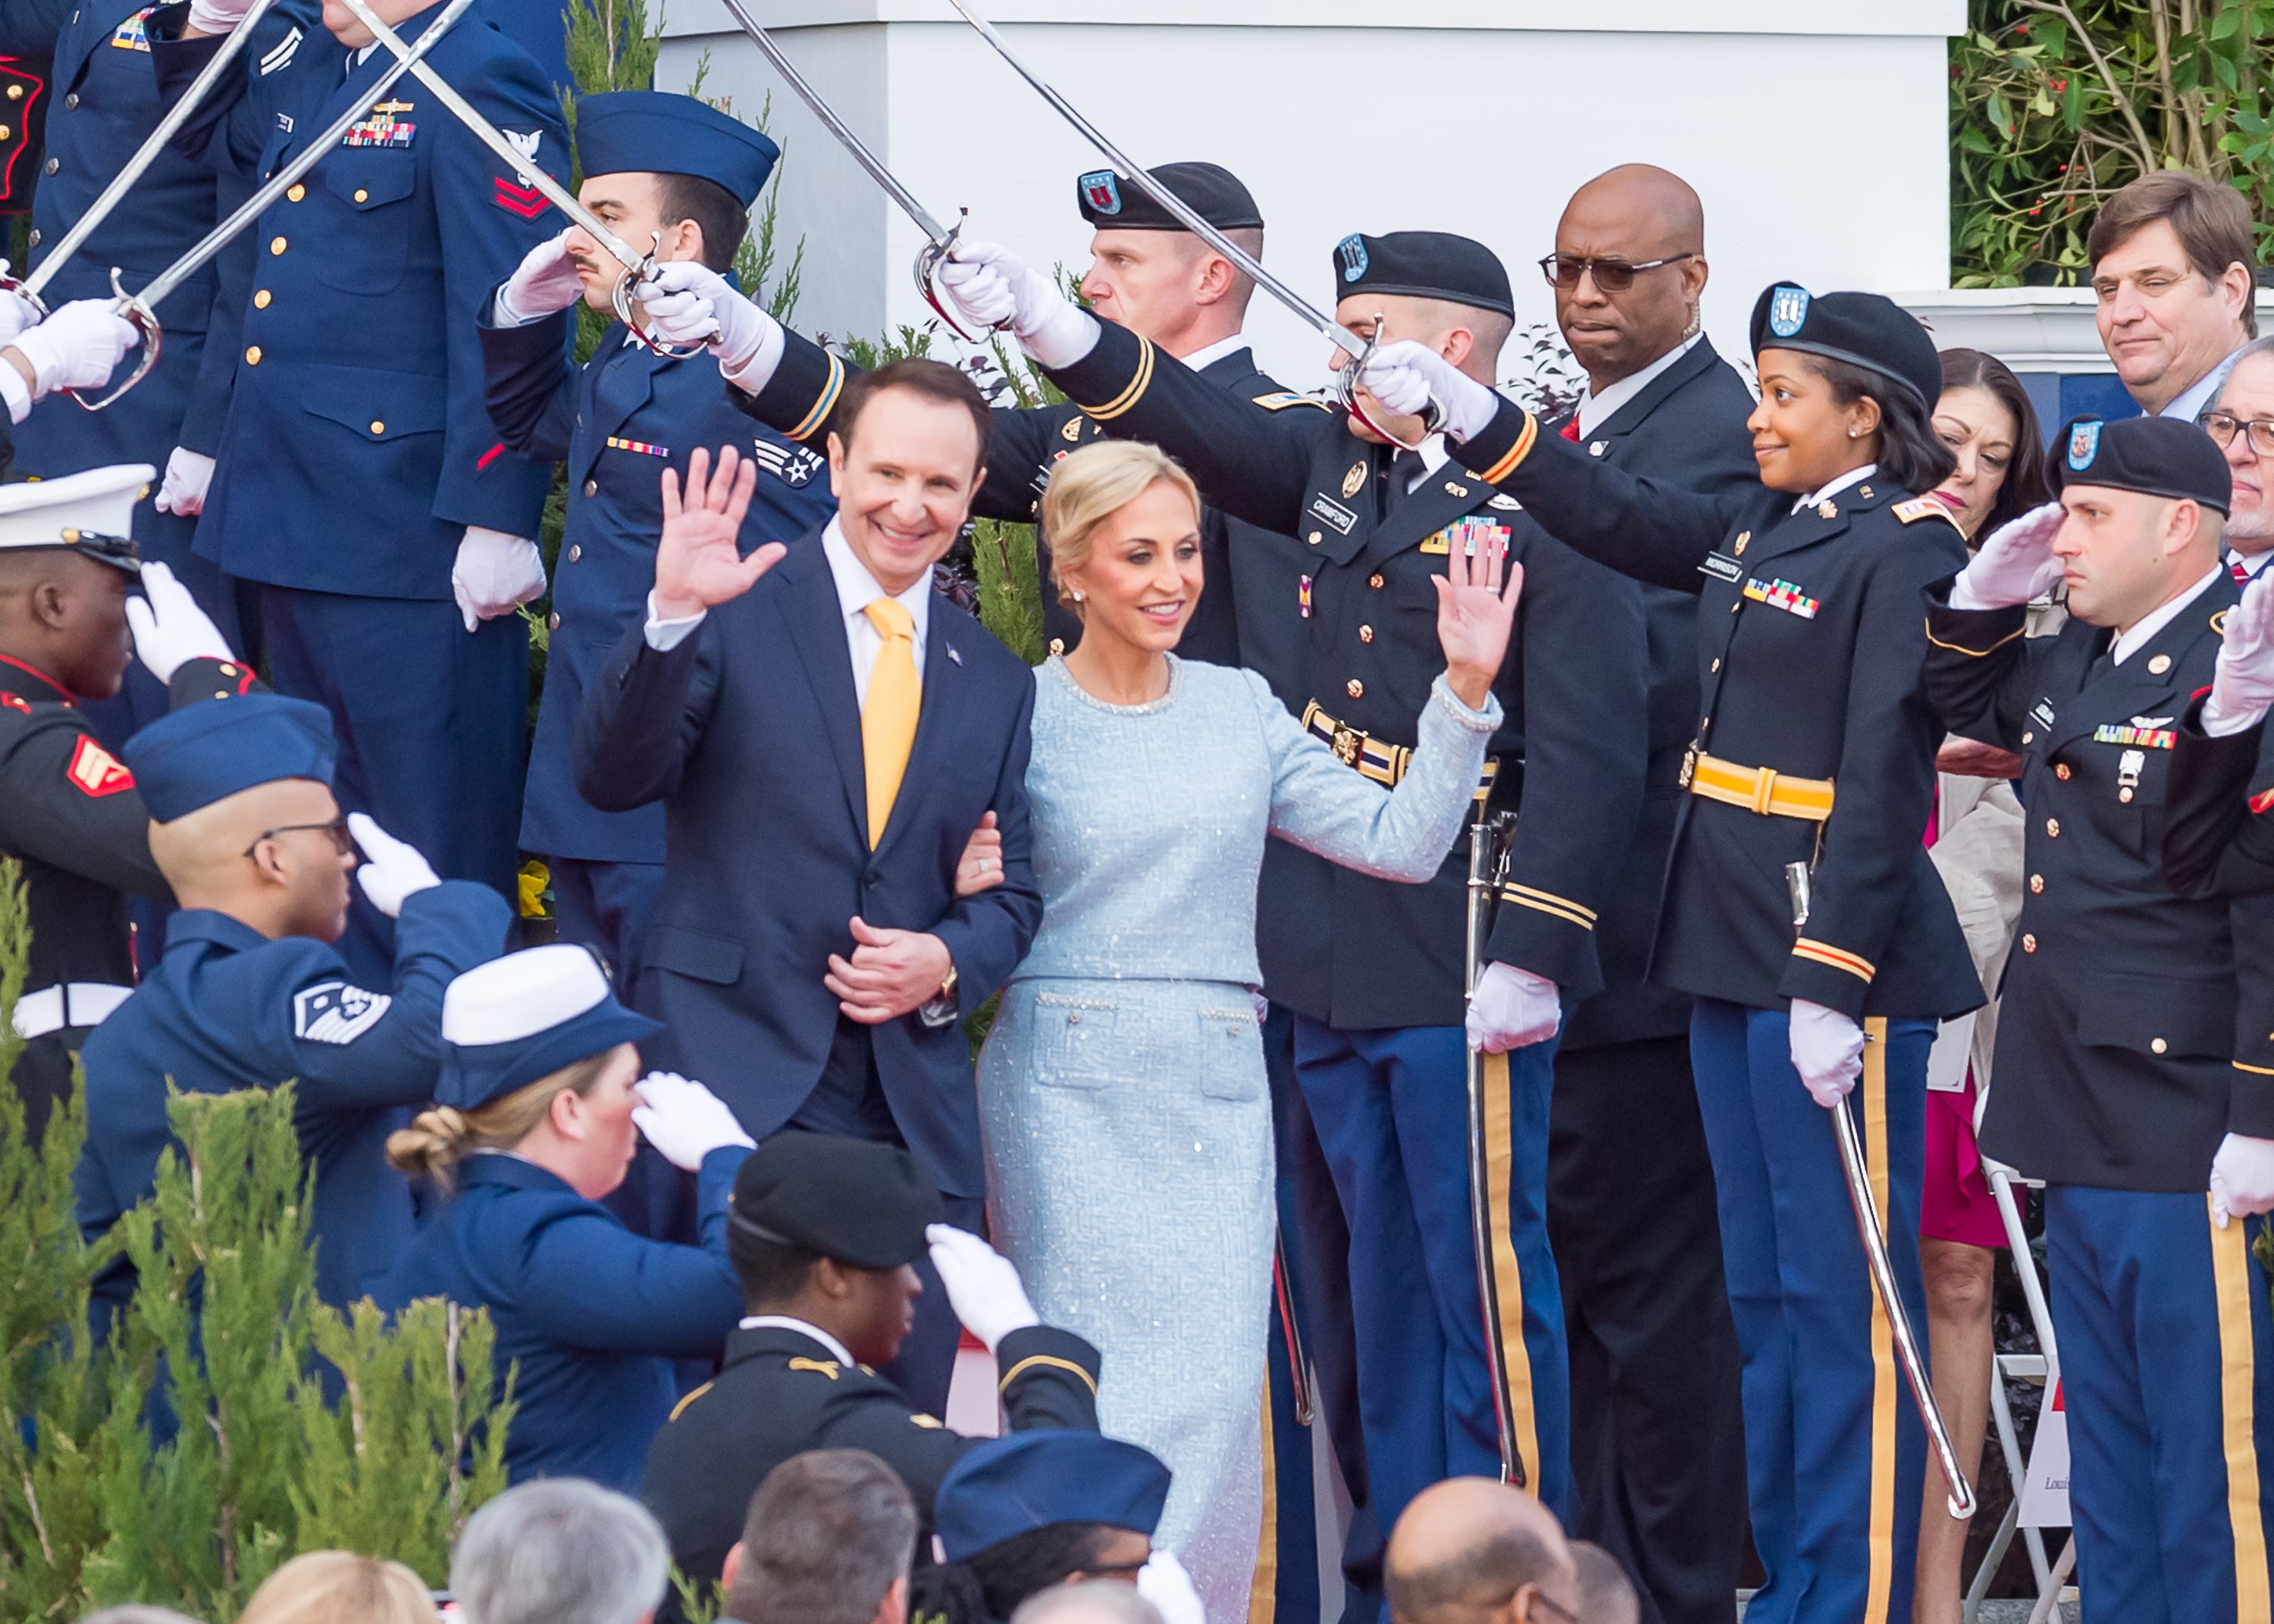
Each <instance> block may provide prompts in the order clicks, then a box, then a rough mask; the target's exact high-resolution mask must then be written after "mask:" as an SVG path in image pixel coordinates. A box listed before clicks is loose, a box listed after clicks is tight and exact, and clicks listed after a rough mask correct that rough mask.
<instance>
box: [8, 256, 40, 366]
mask: <svg viewBox="0 0 2274 1624" xmlns="http://www.w3.org/2000/svg"><path fill="white" fill-rule="evenodd" d="M6 274H8V259H7V256H5V255H4V254H0V276H5V275H6ZM39 319H40V311H39V307H38V306H37V305H34V304H33V303H32V301H31V300H29V299H27V298H26V297H24V296H23V295H22V294H20V293H11V294H9V295H8V296H7V297H5V298H0V344H4V343H6V342H8V341H9V340H10V339H12V338H14V337H15V336H16V335H17V334H19V333H20V332H22V331H23V330H24V329H25V328H26V327H30V326H31V325H32V324H33V323H34V322H35V321H37V320H39Z"/></svg>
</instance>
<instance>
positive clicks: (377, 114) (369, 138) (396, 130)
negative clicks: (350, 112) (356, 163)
mask: <svg viewBox="0 0 2274 1624" xmlns="http://www.w3.org/2000/svg"><path fill="white" fill-rule="evenodd" d="M410 107H411V104H410V102H380V104H379V105H378V106H377V107H374V108H373V109H371V112H370V114H369V116H367V117H364V118H362V119H360V120H358V122H356V123H355V124H350V126H349V127H348V132H347V134H345V135H344V136H343V137H341V138H340V145H341V146H343V147H408V146H410V138H411V137H412V136H414V135H416V134H417V133H418V125H417V124H412V123H411V122H410V121H409V120H408V119H403V118H397V117H395V115H396V114H397V113H407V112H409V111H410Z"/></svg>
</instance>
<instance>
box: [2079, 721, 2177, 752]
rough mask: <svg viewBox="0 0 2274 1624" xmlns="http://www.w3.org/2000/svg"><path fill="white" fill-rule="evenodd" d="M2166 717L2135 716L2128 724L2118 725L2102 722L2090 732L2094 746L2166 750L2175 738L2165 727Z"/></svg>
mask: <svg viewBox="0 0 2274 1624" xmlns="http://www.w3.org/2000/svg"><path fill="white" fill-rule="evenodd" d="M2171 719H2172V718H2170V717H2168V716H2135V717H2134V718H2132V719H2131V721H2130V722H2128V723H2125V724H2122V725H2119V724H2117V723H2113V722H2103V723H2102V724H2101V725H2100V726H2097V727H2096V728H2094V729H2093V730H2092V741H2093V743H2095V744H2128V745H2136V746H2137V747H2139V748H2141V749H2143V750H2168V749H2170V748H2172V742H2173V741H2174V739H2175V738H2176V737H2177V735H2176V734H2174V733H2172V730H2171V729H2170V728H2168V727H2166V726H2164V724H2165V722H2168V721H2170V720H2171Z"/></svg>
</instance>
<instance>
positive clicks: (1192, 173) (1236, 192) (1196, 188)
mask: <svg viewBox="0 0 2274 1624" xmlns="http://www.w3.org/2000/svg"><path fill="white" fill-rule="evenodd" d="M1145 173H1147V174H1148V175H1149V176H1151V177H1153V178H1154V179H1155V180H1156V181H1158V182H1159V183H1160V184H1162V185H1163V186H1166V187H1167V188H1168V189H1169V190H1170V191H1171V192H1175V193H1176V194H1177V197H1178V200H1180V201H1181V202H1182V203H1183V204H1184V206H1185V207H1186V208H1189V209H1191V210H1192V211H1193V213H1194V214H1198V215H1199V216H1200V217H1201V219H1202V220H1205V221H1207V222H1209V224H1210V225H1212V226H1214V227H1215V228H1216V229H1217V230H1219V231H1240V230H1247V229H1255V230H1261V229H1262V228H1263V216H1262V214H1261V213H1259V212H1258V211H1257V209H1256V207H1255V199H1254V198H1252V197H1250V196H1249V195H1248V193H1247V188H1246V187H1245V186H1243V185H1241V184H1239V176H1237V175H1234V174H1233V173H1232V172H1231V170H1230V169H1225V168H1224V165H1222V164H1220V163H1163V164H1157V165H1156V166H1155V167H1154V168H1152V169H1148V170H1146V171H1145ZM1073 197H1074V204H1075V206H1076V207H1079V208H1080V209H1081V217H1082V218H1083V219H1084V220H1087V221H1088V222H1089V223H1090V224H1092V225H1094V226H1101V227H1108V228H1111V229H1113V230H1116V231H1182V230H1185V229H1187V228H1186V225H1185V222H1183V221H1181V220H1179V219H1178V218H1177V217H1176V216H1175V215H1174V214H1171V213H1170V212H1169V211H1168V210H1167V209H1165V208H1163V207H1161V206H1160V204H1159V203H1157V202H1156V201H1155V200H1154V199H1153V194H1152V193H1151V192H1148V191H1146V190H1145V189H1144V188H1143V187H1142V186H1133V185H1132V184H1129V179H1128V177H1126V176H1124V175H1118V174H1116V173H1114V171H1112V170H1111V169H1092V170H1090V171H1089V173H1088V174H1087V175H1082V176H1078V177H1075V180H1074V183H1073Z"/></svg>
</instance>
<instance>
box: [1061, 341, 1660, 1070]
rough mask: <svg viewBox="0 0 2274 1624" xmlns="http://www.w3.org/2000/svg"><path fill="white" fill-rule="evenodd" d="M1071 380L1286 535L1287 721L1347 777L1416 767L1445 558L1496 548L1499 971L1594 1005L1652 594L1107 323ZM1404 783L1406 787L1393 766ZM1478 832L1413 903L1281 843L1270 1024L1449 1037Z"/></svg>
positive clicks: (1226, 501)
mask: <svg viewBox="0 0 2274 1624" xmlns="http://www.w3.org/2000/svg"><path fill="white" fill-rule="evenodd" d="M1053 376H1054V377H1055V378H1056V380H1057V381H1058V384H1059V386H1060V387H1063V388H1064V389H1065V391H1066V393H1067V394H1068V395H1070V396H1071V397H1072V398H1073V399H1074V400H1076V401H1078V402H1081V403H1082V410H1084V411H1085V412H1086V413H1088V415H1089V416H1090V417H1092V418H1093V419H1094V420H1096V422H1098V423H1099V424H1100V425H1102V426H1103V428H1104V430H1105V432H1107V433H1109V434H1111V435H1114V436H1116V437H1118V438H1123V439H1130V440H1150V441H1153V442H1155V443H1156V444H1158V445H1160V446H1161V447H1163V449H1165V450H1167V451H1168V452H1170V453H1171V455H1174V456H1175V457H1177V459H1178V461H1179V462H1183V464H1184V465H1185V467H1186V469H1187V470H1189V471H1190V472H1191V473H1192V475H1193V478H1194V479H1195V481H1196V482H1197V483H1198V484H1199V485H1200V488H1201V494H1202V495H1203V496H1205V497H1207V498H1208V500H1210V501H1212V502H1216V503H1217V504H1219V505H1221V506H1222V507H1223V508H1224V510H1225V511H1226V512H1227V513H1229V514H1231V515H1232V516H1233V517H1235V518H1239V519H1244V520H1246V521H1247V522H1248V523H1251V524H1254V525H1257V526H1261V527H1264V528H1267V529H1268V528H1271V527H1277V528H1280V529H1284V530H1292V531H1293V532H1294V533H1295V535H1296V536H1297V538H1298V539H1299V543H1300V545H1301V550H1302V552H1303V554H1304V556H1305V559H1306V563H1307V564H1308V566H1309V569H1310V575H1309V579H1308V583H1307V586H1306V596H1307V599H1308V601H1307V603H1303V604H1299V612H1300V611H1302V610H1307V612H1308V613H1307V616H1306V620H1307V630H1308V632H1309V637H1308V643H1307V648H1306V662H1307V664H1306V671H1307V680H1306V681H1305V683H1304V684H1303V688H1302V692H1303V694H1304V695H1305V697H1304V699H1303V700H1302V701H1301V702H1300V703H1295V704H1292V705H1291V706H1290V707H1289V708H1290V709H1291V710H1292V711H1294V712H1295V713H1296V714H1297V715H1298V716H1299V717H1300V718H1302V719H1303V720H1304V722H1305V724H1306V726H1309V727H1310V728H1311V730H1312V731H1313V732H1314V733H1317V734H1318V735H1319V736H1320V737H1321V739H1324V740H1326V741H1329V743H1331V744H1332V745H1333V746H1334V748H1335V749H1336V752H1337V755H1339V756H1342V757H1343V758H1344V761H1345V762H1346V763H1349V764H1350V765H1351V766H1352V767H1353V768H1354V769H1355V770H1357V771H1362V772H1367V773H1368V775H1369V776H1374V777H1376V779H1377V781H1378V782H1382V783H1389V782H1391V781H1392V780H1391V779H1390V778H1386V777H1381V776H1379V774H1380V773H1381V771H1382V770H1383V769H1384V768H1385V767H1389V764H1390V763H1395V762H1397V760H1399V759H1400V758H1401V756H1402V754H1404V753H1409V752H1410V751H1411V750H1412V748H1413V745H1414V743H1415V742H1416V740H1417V738H1418V733H1417V732H1416V730H1417V728H1418V726H1419V718H1420V715H1421V711H1422V707H1423V706H1424V705H1426V704H1427V703H1428V696H1429V686H1430V684H1431V683H1432V682H1434V680H1436V678H1437V675H1438V673H1441V672H1442V671H1443V670H1444V668H1445V656H1444V651H1443V650H1442V648H1441V647H1440V645H1439V643H1438V641H1437V589H1436V579H1437V577H1439V576H1442V575H1444V573H1445V568H1446V563H1447V561H1448V560H1449V557H1450V551H1451V549H1452V547H1454V546H1455V545H1461V546H1465V547H1466V546H1472V545H1486V544H1488V543H1493V542H1498V543H1502V544H1504V545H1507V547H1508V548H1509V550H1510V557H1511V558H1514V559H1516V560H1518V561H1519V562H1521V563H1522V564H1523V566H1524V568H1525V582H1524V593H1523V597H1522V598H1520V599H1519V601H1518V603H1517V626H1516V635H1515V638H1514V640H1513V641H1512V642H1511V643H1510V650H1509V655H1508V658H1507V660H1506V662H1505V663H1504V664H1503V665H1502V670H1501V674H1500V677H1499V679H1498V680H1496V681H1495V684H1494V690H1495V693H1496V694H1498V695H1499V696H1500V700H1501V704H1502V710H1503V711H1504V712H1505V713H1506V716H1507V718H1508V719H1507V721H1506V722H1505V723H1504V724H1503V725H1502V729H1501V731H1500V733H1498V734H1496V735H1495V738H1494V739H1493V741H1492V744H1491V747H1490V750H1489V753H1488V756H1487V759H1488V761H1490V762H1492V763H1495V768H1494V771H1495V778H1494V782H1493V786H1492V791H1491V804H1492V805H1493V806H1495V807H1496V808H1510V809H1512V810H1515V811H1516V812H1517V831H1516V844H1515V855H1514V860H1513V862H1512V864H1511V865H1510V871H1509V873H1508V875H1507V876H1506V878H1507V883H1505V884H1504V885H1503V886H1502V887H1501V889H1500V891H1499V892H1498V896H1497V906H1496V908H1495V914H1494V917H1493V922H1492V926H1491V931H1490V935H1489V938H1488V941H1487V945H1486V948H1485V957H1486V958H1487V959H1492V960H1496V961H1500V962H1504V963H1508V964H1512V965H1517V966H1521V967H1522V968H1524V969H1526V970H1530V971H1531V972H1532V973H1533V974H1536V975H1543V976H1546V977H1547V978H1548V979H1550V980H1551V981H1555V983H1556V985H1557V987H1558V989H1560V990H1561V991H1562V994H1563V996H1564V999H1565V1002H1566V1004H1567V1007H1568V1005H1569V1004H1570V1003H1571V1002H1574V1001H1576V1000H1578V999H1581V998H1585V997H1586V996H1588V995H1589V994H1591V993H1593V992H1594V991H1595V990H1597V989H1599V988H1600V986H1601V985H1602V966H1601V960H1600V956H1599V954H1598V952H1597V950H1596V940H1595V925H1596V921H1597V918H1598V916H1599V915H1600V913H1601V912H1602V910H1603V909H1604V907H1605V906H1606V893H1607V892H1608V890H1609V888H1610V887H1611V886H1613V885H1614V884H1617V883H1627V880H1626V878H1625V876H1620V875H1619V874H1618V872H1617V864H1618V861H1619V859H1620V858H1621V856H1622V855H1623V853H1625V851H1626V849H1627V846H1628V844H1629V841H1630V838H1631V837H1632V834H1633V831H1634V825H1635V816H1636V812H1637V809H1638V807H1639V805H1640V801H1641V794H1642V778H1643V763H1644V754H1645V718H1646V694H1647V679H1648V670H1647V663H1646V662H1647V653H1646V649H1645V632H1644V621H1643V611H1642V598H1641V594H1640V592H1639V591H1638V589H1637V588H1636V587H1635V586H1634V585H1633V583H1630V582H1627V581H1623V580H1621V579H1620V578H1619V577H1618V576H1617V575H1614V574H1612V573H1611V572H1610V571H1609V570H1608V569H1605V568H1602V567H1601V566H1600V565H1598V564H1593V563H1590V562H1588V561H1587V560H1585V559H1583V558H1581V557H1580V556H1579V555H1578V554H1577V553H1573V552H1572V551H1570V549H1569V548H1567V547H1564V546H1563V545H1561V544H1560V543H1559V542H1557V541H1555V539H1554V538H1552V537H1550V536H1548V535H1547V533H1546V532H1544V531H1542V530H1540V528H1539V526H1537V525H1535V524H1532V523H1530V522H1529V520H1528V519H1527V518H1526V516H1525V515H1524V514H1523V513H1522V512H1521V510H1520V509H1519V508H1518V507H1517V503H1516V502H1515V501H1514V500H1511V499H1510V498H1508V497H1505V496H1502V494H1500V492H1496V491H1495V490H1493V489H1492V488H1491V487H1490V486H1488V485H1486V484H1485V483H1484V482H1483V481H1481V480H1479V479H1475V478H1473V477H1469V476H1467V475H1465V473H1464V472H1463V470H1461V469H1460V468H1458V467H1457V466H1456V465H1454V464H1451V463H1447V464H1445V465H1443V466H1442V467H1440V468H1439V469H1437V470H1435V471H1434V472H1432V473H1429V474H1427V475H1426V476H1425V477H1422V478H1421V479H1420V481H1419V484H1417V485H1412V486H1411V489H1410V493H1403V494H1401V493H1398V492H1393V491H1392V489H1391V485H1392V480H1393V471H1395V475H1396V476H1397V477H1404V476H1405V474H1406V471H1407V468H1408V466H1409V465H1408V464H1404V463H1398V462H1397V461H1396V458H1395V456H1394V455H1393V453H1394V448H1393V447H1386V446H1378V445H1374V444H1371V443H1369V442H1367V441H1366V440H1360V439H1359V438H1358V437H1357V436H1356V435H1355V434H1354V433H1352V431H1351V428H1350V426H1349V424H1348V421H1347V419H1346V417H1345V415H1344V413H1343V412H1342V411H1341V410H1331V411H1328V410H1317V409H1316V408H1315V407H1306V408H1304V409H1299V410H1298V409H1287V410H1257V409H1256V403H1254V402H1247V401H1242V400H1239V399H1237V398H1236V397H1234V396H1232V395H1228V394H1226V393H1225V392H1224V390H1223V389H1220V388H1217V387H1214V386H1213V385H1211V384H1209V383H1208V382H1206V381H1205V380H1202V379H1201V377H1200V376H1199V375H1198V374H1196V373H1193V372H1191V371H1189V370H1188V369H1186V368H1185V367H1182V366H1178V365H1173V364H1172V363H1171V362H1169V361H1168V360H1167V359H1166V358H1165V357H1161V356H1160V355H1159V354H1158V353H1157V352H1156V350H1155V349H1154V348H1153V346H1152V345H1151V344H1150V343H1149V342H1147V341H1145V340H1143V339H1141V338H1138V337H1137V336H1136V335H1134V334H1132V333H1130V332H1128V331H1127V330H1126V329H1125V328H1121V327H1113V326H1111V325H1105V326H1103V327H1102V328H1101V333H1100V337H1099V340H1098V342H1097V345H1096V348H1095V349H1093V350H1091V351H1090V353H1089V354H1088V356H1086V357H1083V358H1082V359H1081V361H1079V362H1077V363H1075V364H1074V365H1073V366H1071V367H1067V368H1065V369H1063V370H1062V371H1059V372H1056V373H1054V374H1053ZM1393 770H1394V769H1393ZM1468 868H1469V843H1468V839H1467V838H1466V836H1464V837H1463V838H1461V839H1459V840H1457V841H1456V842H1455V843H1454V846H1453V849H1452V851H1451V852H1450V853H1449V854H1448V855H1447V856H1446V858H1445V861H1444V862H1443V864H1442V866H1441V867H1440V868H1439V869H1438V872H1437V874H1436V875H1435V876H1434V877H1433V878H1431V879H1429V880H1427V881H1425V882H1423V883H1420V884H1419V885H1403V884H1398V883H1395V882H1392V881H1389V880H1381V879H1376V878H1374V876H1370V875H1364V874H1359V873H1358V872H1357V871H1355V870H1353V869H1350V868H1339V867H1337V866H1336V865H1335V864H1333V863H1330V862H1329V861H1326V860H1325V859H1323V858H1321V857H1317V856H1314V854H1312V853H1307V852H1302V851H1299V850H1297V849H1296V848H1294V847H1292V846H1286V845H1285V844H1284V842H1277V841H1275V842H1272V843H1271V844H1270V846H1269V847H1267V849H1266V852H1265V856H1264V869H1263V876H1262V881H1261V889H1260V893H1259V898H1258V907H1257V948H1258V952H1259V957H1260V958H1261V960H1262V966H1263V981H1264V988H1265V990H1266V991H1267V992H1268V993H1269V995H1270V996H1271V997H1272V999H1273V1000H1274V1001H1276V1002H1277V1003H1280V1004H1286V1005H1287V1006H1289V1007H1290V1008H1291V1009H1293V1010H1295V1011H1298V1012H1299V1013H1301V1014H1304V1015H1306V1016H1309V1017H1310V1018H1312V1019H1316V1020H1321V1021H1324V1022H1326V1023H1328V1024H1329V1025H1331V1026H1336V1027H1337V1028H1341V1029H1344V1030H1364V1029H1367V1028H1373V1027H1385V1026H1457V1025H1459V1024H1460V1021H1461V1019H1462V1011H1463V1006H1464V1004H1465V996H1464V995H1465V987H1466V982H1465V976H1464V974H1463V969H1464V966H1463V964H1462V957H1463V945H1464V939H1465V936H1464V921H1465V916H1466V910H1467V897H1468Z"/></svg>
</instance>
